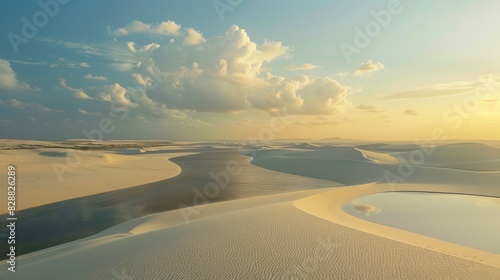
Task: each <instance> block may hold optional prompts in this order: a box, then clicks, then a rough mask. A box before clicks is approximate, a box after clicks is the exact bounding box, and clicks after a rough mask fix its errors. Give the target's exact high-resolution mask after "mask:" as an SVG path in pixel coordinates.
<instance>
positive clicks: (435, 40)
mask: <svg viewBox="0 0 500 280" xmlns="http://www.w3.org/2000/svg"><path fill="white" fill-rule="evenodd" d="M499 10H500V2H498V1H497V2H495V1H489V0H478V1H462V0H458V1H439V2H437V3H436V1H411V0H406V1H403V0H402V1H398V0H384V1H381V0H360V1H327V0H318V1H314V3H311V2H306V1H284V0H276V1H263V0H252V1H249V0H214V1H213V0H210V1H194V0H188V1H159V0H147V1H141V2H139V1H118V0H109V1H97V0H90V1H74V0H73V1H71V0H40V1H8V2H6V3H4V4H3V8H2V10H1V11H0V18H1V22H2V24H1V25H0V138H18V139H39V140H64V139H87V138H89V139H90V138H94V139H99V140H109V139H166V140H186V141H205V140H250V139H253V140H257V141H262V142H265V141H267V140H274V139H322V138H330V137H341V138H346V139H360V140H370V141H372V140H373V141H378V140H381V141H382V140H410V141H425V140H426V139H434V140H435V138H436V137H437V136H436V135H440V136H439V139H441V140H442V139H475V140H478V139H481V140H499V139H500V69H499V67H500V56H499V55H498V50H500V36H498V30H499V29H500V17H498V16H497V11H499Z"/></svg>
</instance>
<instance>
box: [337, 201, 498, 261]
mask: <svg viewBox="0 0 500 280" xmlns="http://www.w3.org/2000/svg"><path fill="white" fill-rule="evenodd" d="M342 208H343V210H344V211H346V212H347V213H349V214H351V215H353V216H356V217H358V218H360V219H363V220H367V221H370V222H374V223H378V224H383V225H386V226H391V227H395V228H399V229H403V230H407V231H411V232H415V233H418V234H422V235H426V236H430V237H433V238H437V239H441V240H445V241H449V242H453V243H457V244H461V245H465V246H468V247H473V248H476V249H480V250H483V251H488V252H492V253H496V254H500V198H495V197H483V196H473V195H458V194H438V193H424V192H391V193H378V194H373V195H368V196H364V197H360V198H357V199H355V200H353V201H351V202H349V203H346V204H344V205H343V207H342Z"/></svg>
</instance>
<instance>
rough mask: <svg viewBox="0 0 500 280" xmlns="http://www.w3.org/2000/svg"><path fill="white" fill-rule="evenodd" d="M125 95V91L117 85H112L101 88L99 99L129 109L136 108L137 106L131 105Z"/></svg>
mask: <svg viewBox="0 0 500 280" xmlns="http://www.w3.org/2000/svg"><path fill="white" fill-rule="evenodd" d="M126 95H127V89H125V88H123V87H122V86H120V84H118V83H114V84H112V85H109V86H105V87H103V88H102V90H101V93H100V96H99V97H100V99H101V100H104V101H110V102H116V103H118V104H120V105H125V106H128V107H131V108H135V107H137V104H136V103H133V102H132V101H131V100H130V99H129V98H128V97H127V96H126Z"/></svg>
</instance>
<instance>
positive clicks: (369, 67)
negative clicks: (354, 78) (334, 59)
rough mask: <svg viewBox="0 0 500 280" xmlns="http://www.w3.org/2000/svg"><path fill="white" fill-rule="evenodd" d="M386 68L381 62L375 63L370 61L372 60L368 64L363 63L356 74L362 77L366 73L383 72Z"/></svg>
mask: <svg viewBox="0 0 500 280" xmlns="http://www.w3.org/2000/svg"><path fill="white" fill-rule="evenodd" d="M384 68H385V66H384V64H382V63H380V62H374V61H373V60H371V59H370V60H368V62H366V63H362V64H361V66H359V67H358V69H356V71H354V74H355V75H361V74H365V73H371V72H375V71H379V70H382V69H384Z"/></svg>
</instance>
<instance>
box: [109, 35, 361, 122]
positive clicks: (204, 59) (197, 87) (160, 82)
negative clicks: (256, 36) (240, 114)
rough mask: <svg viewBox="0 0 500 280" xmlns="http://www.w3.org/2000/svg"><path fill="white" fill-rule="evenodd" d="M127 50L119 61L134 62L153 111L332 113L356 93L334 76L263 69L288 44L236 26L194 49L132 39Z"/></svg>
mask: <svg viewBox="0 0 500 280" xmlns="http://www.w3.org/2000/svg"><path fill="white" fill-rule="evenodd" d="M128 49H129V50H130V53H129V55H130V56H129V57H127V58H123V57H122V59H125V60H122V61H123V62H120V63H128V64H130V65H135V66H136V67H130V68H129V69H130V70H133V77H134V79H135V81H136V83H137V84H138V85H141V86H143V87H144V89H145V90H144V92H143V93H142V94H143V95H144V96H143V100H142V101H141V102H135V103H137V104H139V106H141V108H142V107H143V106H145V107H147V108H148V110H149V112H150V113H153V114H155V115H161V114H163V113H158V112H163V111H165V110H194V111H198V112H235V111H244V110H248V109H252V108H257V109H261V110H264V111H266V112H287V113H290V114H292V113H293V114H310V115H320V114H332V113H335V112H336V111H337V110H338V109H339V108H340V107H341V106H342V105H344V104H346V103H347V100H346V97H347V95H348V94H349V93H351V92H352V90H351V89H350V88H349V87H345V86H342V85H340V84H339V83H338V82H337V81H335V80H332V79H330V78H321V77H320V78H316V77H308V76H304V75H299V76H296V77H292V78H285V77H280V76H274V75H272V74H271V73H265V71H267V70H266V69H268V67H267V65H268V64H270V63H272V62H274V61H275V60H276V59H279V58H283V57H285V56H286V55H287V53H288V51H289V47H288V46H285V45H283V44H282V43H281V42H273V41H266V42H264V43H262V44H258V43H256V42H253V41H252V40H251V39H250V37H249V36H248V34H247V32H246V31H245V30H244V29H241V28H239V27H238V26H236V25H233V26H231V27H230V28H228V29H227V31H226V34H225V35H224V36H217V37H212V38H207V39H206V41H205V43H204V44H201V45H198V47H196V48H190V47H186V46H179V47H175V48H171V47H167V48H160V47H159V45H157V44H149V45H146V46H144V47H142V48H139V47H137V46H136V45H135V44H134V43H133V42H129V43H128ZM186 58H188V59H186ZM132 59H135V61H133V60H132ZM117 61H118V59H117ZM125 61H126V62H125ZM310 67H311V66H309V68H310ZM153 85H154V87H153Z"/></svg>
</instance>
